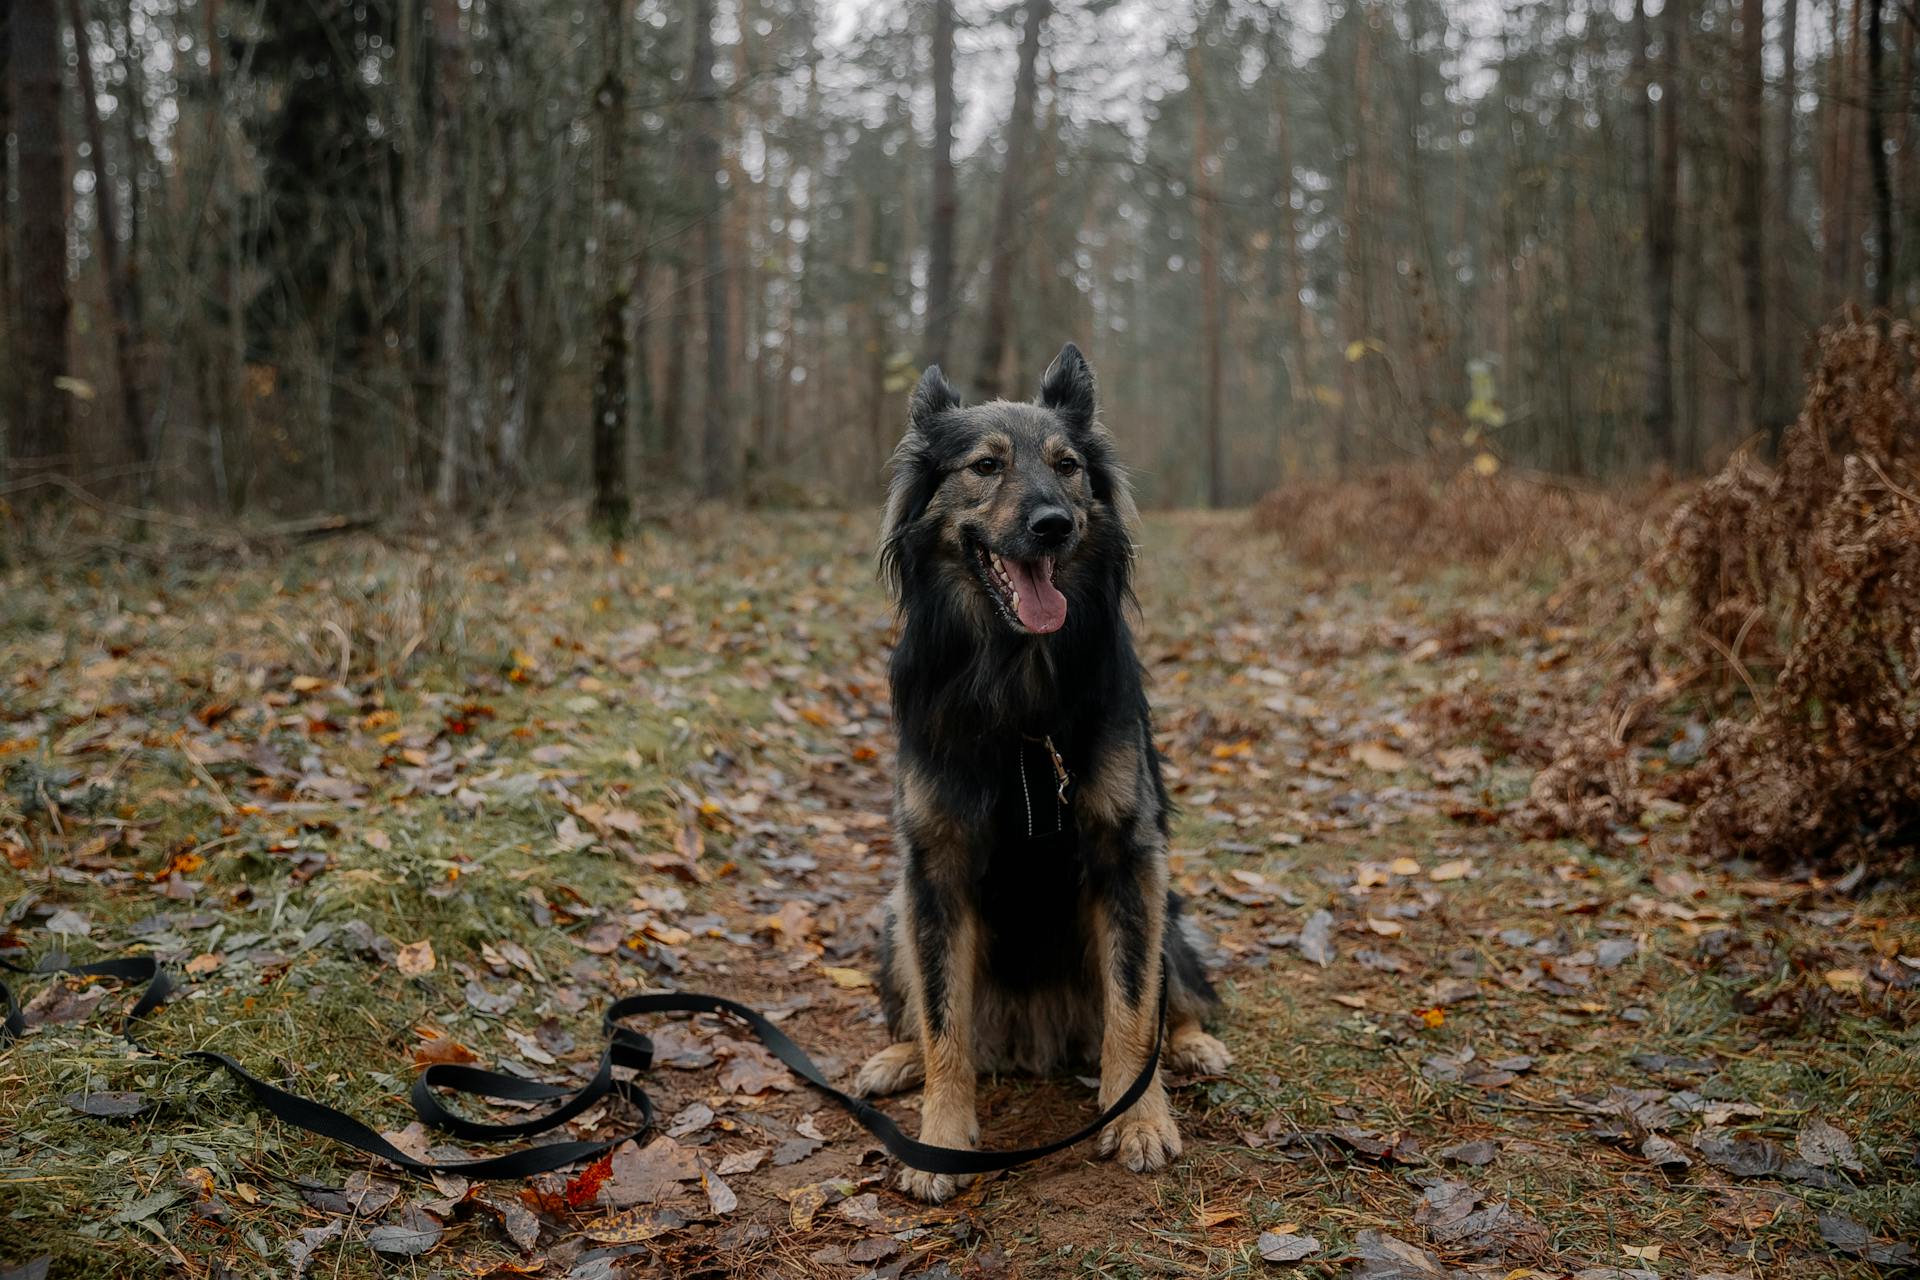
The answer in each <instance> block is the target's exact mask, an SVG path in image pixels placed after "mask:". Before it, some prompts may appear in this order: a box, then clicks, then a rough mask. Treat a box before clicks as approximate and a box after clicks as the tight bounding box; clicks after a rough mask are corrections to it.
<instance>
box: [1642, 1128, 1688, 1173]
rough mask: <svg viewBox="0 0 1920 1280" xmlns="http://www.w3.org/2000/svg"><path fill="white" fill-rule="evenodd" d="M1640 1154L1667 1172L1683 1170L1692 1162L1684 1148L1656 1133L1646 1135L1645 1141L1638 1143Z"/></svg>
mask: <svg viewBox="0 0 1920 1280" xmlns="http://www.w3.org/2000/svg"><path fill="white" fill-rule="evenodd" d="M1640 1154H1641V1155H1643V1156H1645V1157H1646V1158H1647V1159H1648V1160H1650V1161H1652V1162H1653V1163H1654V1164H1657V1165H1659V1166H1660V1167H1661V1168H1662V1169H1664V1170H1666V1171H1667V1172H1668V1173H1681V1172H1684V1171H1685V1170H1686V1169H1687V1168H1688V1167H1690V1166H1691V1165H1692V1164H1693V1158H1692V1157H1691V1156H1689V1155H1688V1154H1687V1153H1686V1149H1685V1148H1683V1147H1682V1146H1681V1145H1680V1144H1679V1143H1677V1142H1675V1141H1673V1140H1672V1139H1670V1138H1663V1137H1661V1136H1660V1135H1659V1134H1657V1133H1650V1134H1648V1135H1647V1139H1646V1141H1644V1142H1642V1143H1641V1144H1640Z"/></svg>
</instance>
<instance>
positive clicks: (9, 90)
mask: <svg viewBox="0 0 1920 1280" xmlns="http://www.w3.org/2000/svg"><path fill="white" fill-rule="evenodd" d="M13 5H14V0H0V351H12V350H15V336H16V335H17V334H18V333H19V332H20V330H21V324H20V317H19V313H18V312H17V311H16V310H15V306H16V305H17V300H16V298H15V297H14V292H13V200H12V190H13V174H12V169H13V166H12V165H11V164H9V163H8V161H7V154H6V153H7V145H6V141H5V140H6V139H7V138H8V137H9V136H11V134H12V133H13ZM16 363H17V362H16V361H14V360H8V361H7V362H6V365H5V367H4V368H0V423H6V422H18V421H19V420H20V405H19V402H18V400H17V399H16V398H15V393H16V392H17V390H18V382H19V372H18V370H17V369H16V368H15V365H16ZM6 462H7V439H6V434H5V432H4V431H0V474H4V468H5V466H6Z"/></svg>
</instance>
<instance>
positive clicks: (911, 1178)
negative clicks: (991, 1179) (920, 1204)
mask: <svg viewBox="0 0 1920 1280" xmlns="http://www.w3.org/2000/svg"><path fill="white" fill-rule="evenodd" d="M972 1181H973V1177H972V1175H971V1174H962V1173H928V1172H927V1171H926V1170H924V1169H902V1170H901V1171H900V1178H899V1187H900V1189H901V1190H902V1191H904V1192H906V1193H907V1194H908V1195H910V1196H912V1197H913V1198H914V1199H916V1200H924V1201H926V1202H927V1203H928V1204H940V1203H942V1202H944V1201H947V1200H951V1199H953V1197H954V1195H955V1194H956V1193H957V1192H959V1190H960V1189H961V1188H962V1187H964V1186H966V1185H967V1184H968V1183H969V1182H972Z"/></svg>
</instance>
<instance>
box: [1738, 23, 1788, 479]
mask: <svg viewBox="0 0 1920 1280" xmlns="http://www.w3.org/2000/svg"><path fill="white" fill-rule="evenodd" d="M1763 12H1764V10H1763V7H1762V0H1739V22H1740V33H1739V43H1738V46H1737V47H1736V49H1735V54H1734V66H1733V111H1732V113H1731V115H1730V116H1729V130H1730V132H1731V134H1732V136H1731V137H1730V138H1729V140H1728V141H1729V145H1730V149H1731V151H1732V153H1733V174H1732V184H1731V185H1732V188H1733V192H1732V194H1733V234H1734V259H1735V262H1736V265H1737V268H1738V272H1739V277H1740V311H1741V315H1742V323H1741V327H1740V388H1741V399H1740V409H1739V412H1740V421H1741V429H1742V430H1743V431H1751V430H1753V429H1754V428H1755V427H1765V428H1766V429H1767V431H1768V433H1769V436H1773V435H1774V434H1775V433H1776V432H1777V430H1778V428H1779V426H1780V425H1781V424H1780V423H1779V422H1777V421H1776V419H1775V417H1774V413H1773V402H1772V400H1771V398H1770V397H1769V395H1768V390H1769V388H1768V383H1769V378H1768V376H1767V375H1768V368H1769V364H1770V361H1769V352H1768V350H1767V290H1766V269H1767V267H1766V257H1765V255H1766V238H1765V234H1764V227H1765V210H1766V177H1765V162H1764V159H1763V157H1764V154H1765V148H1764V137H1763V135H1764V129H1763V126H1762V121H1763V119H1764V117H1763V116H1762V115H1761V89H1762V87H1763V86H1764V84H1765V77H1766V69H1765V67H1764V65H1763V63H1762V58H1761V53H1762V49H1763V48H1764V42H1763V40H1762V39H1761V36H1762V23H1763V20H1764V19H1763ZM1774 443H1775V444H1778V443H1779V442H1778V440H1777V438H1776V439H1775V440H1774Z"/></svg>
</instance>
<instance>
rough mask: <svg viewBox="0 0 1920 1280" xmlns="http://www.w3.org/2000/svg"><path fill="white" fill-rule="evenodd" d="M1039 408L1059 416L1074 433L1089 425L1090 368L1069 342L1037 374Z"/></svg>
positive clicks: (1091, 411)
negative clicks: (1039, 374)
mask: <svg viewBox="0 0 1920 1280" xmlns="http://www.w3.org/2000/svg"><path fill="white" fill-rule="evenodd" d="M1040 407H1041V408H1043V409H1051V410H1053V411H1054V412H1055V413H1057V414H1059V415H1060V417H1061V418H1063V419H1065V421H1066V424H1067V426H1068V427H1069V428H1070V429H1072V430H1074V431H1085V430H1087V429H1088V428H1089V427H1091V426H1092V425H1093V415H1094V408H1095V402H1094V389H1093V366H1092V365H1089V364H1088V363H1087V358H1086V357H1085V356H1083V355H1081V354H1080V348H1079V347H1076V346H1074V345H1073V344H1072V343H1071V342H1069V343H1068V344H1067V345H1066V346H1064V347H1062V348H1060V354H1059V355H1057V356H1055V357H1054V358H1053V363H1052V364H1050V365H1048V366H1047V371H1046V373H1044V374H1042V375H1041V378H1040Z"/></svg>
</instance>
